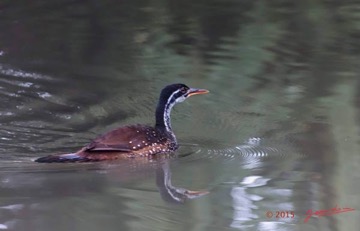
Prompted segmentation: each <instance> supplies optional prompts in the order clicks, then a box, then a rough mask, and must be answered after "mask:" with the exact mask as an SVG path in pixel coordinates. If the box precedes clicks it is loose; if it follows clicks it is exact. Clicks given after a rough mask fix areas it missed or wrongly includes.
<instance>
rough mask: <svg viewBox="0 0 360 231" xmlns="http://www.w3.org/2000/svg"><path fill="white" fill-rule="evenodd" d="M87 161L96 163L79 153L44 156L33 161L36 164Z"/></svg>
mask: <svg viewBox="0 0 360 231" xmlns="http://www.w3.org/2000/svg"><path fill="white" fill-rule="evenodd" d="M89 161H96V160H94V159H89V158H87V157H86V155H82V153H81V152H75V153H68V154H60V155H50V156H44V157H40V158H38V159H36V160H35V162H38V163H73V162H89Z"/></svg>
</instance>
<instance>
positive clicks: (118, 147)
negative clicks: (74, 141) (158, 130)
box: [85, 125, 153, 152]
mask: <svg viewBox="0 0 360 231" xmlns="http://www.w3.org/2000/svg"><path fill="white" fill-rule="evenodd" d="M151 129H153V128H152V127H149V126H144V125H141V126H140V125H132V126H125V127H120V128H117V129H115V130H112V131H110V132H108V133H105V134H104V135H102V136H99V137H98V138H96V139H95V140H94V141H92V142H91V143H90V144H88V145H87V146H86V147H85V150H86V151H90V152H96V151H116V152H130V151H135V150H138V149H140V148H142V147H144V146H145V144H146V141H147V134H146V133H147V132H148V131H149V130H151Z"/></svg>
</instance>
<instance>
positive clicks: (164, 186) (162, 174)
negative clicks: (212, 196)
mask: <svg viewBox="0 0 360 231" xmlns="http://www.w3.org/2000/svg"><path fill="white" fill-rule="evenodd" d="M156 185H157V187H158V189H159V191H160V195H161V198H162V199H163V200H164V201H167V202H175V203H184V202H185V201H186V200H188V199H195V198H198V197H201V196H204V195H206V194H208V193H209V192H208V191H192V190H189V189H185V188H180V187H176V186H173V185H172V183H171V169H170V166H169V160H165V161H164V162H163V163H162V164H161V166H160V167H158V168H157V170H156Z"/></svg>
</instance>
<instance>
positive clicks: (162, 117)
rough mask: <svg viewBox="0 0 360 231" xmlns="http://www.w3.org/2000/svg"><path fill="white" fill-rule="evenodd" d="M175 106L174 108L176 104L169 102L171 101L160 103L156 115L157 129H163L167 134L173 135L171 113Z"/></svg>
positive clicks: (161, 101)
mask: <svg viewBox="0 0 360 231" xmlns="http://www.w3.org/2000/svg"><path fill="white" fill-rule="evenodd" d="M173 106H174V102H169V100H167V101H165V100H160V101H159V104H158V106H157V108H156V114H155V117H156V124H155V127H156V128H159V129H163V130H165V131H167V132H170V133H173V132H172V128H171V121H170V113H171V109H172V107H173Z"/></svg>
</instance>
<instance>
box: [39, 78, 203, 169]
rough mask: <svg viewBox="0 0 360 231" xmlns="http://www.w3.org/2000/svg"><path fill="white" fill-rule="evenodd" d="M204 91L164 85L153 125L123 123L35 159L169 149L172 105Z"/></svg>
mask: <svg viewBox="0 0 360 231" xmlns="http://www.w3.org/2000/svg"><path fill="white" fill-rule="evenodd" d="M208 92H209V91H208V90H205V89H198V88H190V87H188V86H186V85H185V84H181V83H178V84H171V85H168V86H166V87H165V88H164V89H163V90H162V91H161V93H160V98H159V101H158V105H157V108H156V113H155V120H156V122H155V126H149V125H142V124H136V125H128V126H123V127H120V128H117V129H115V130H112V131H110V132H108V133H105V134H103V135H101V136H99V137H97V138H96V139H94V140H93V141H92V142H90V143H89V144H88V145H86V146H85V147H83V148H81V149H80V150H79V151H77V152H74V153H68V154H57V155H49V156H45V157H40V158H38V159H36V160H35V161H36V162H39V163H52V162H58V163H60V162H91V161H103V160H115V159H121V158H133V157H148V156H153V155H158V154H166V153H173V152H174V151H175V150H176V149H177V148H178V147H179V145H178V143H177V140H176V137H175V134H174V132H173V131H172V128H171V123H170V112H171V109H172V107H173V106H174V105H175V104H177V103H180V102H183V101H184V100H185V99H187V98H188V97H190V96H193V95H199V94H206V93H208Z"/></svg>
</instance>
